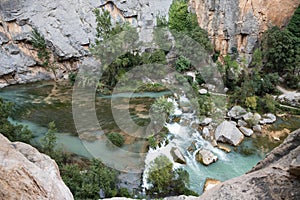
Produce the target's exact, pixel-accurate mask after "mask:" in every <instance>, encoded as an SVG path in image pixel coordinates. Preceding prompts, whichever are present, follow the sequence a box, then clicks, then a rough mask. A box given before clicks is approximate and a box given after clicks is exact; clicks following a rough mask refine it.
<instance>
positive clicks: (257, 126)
mask: <svg viewBox="0 0 300 200" xmlns="http://www.w3.org/2000/svg"><path fill="white" fill-rule="evenodd" d="M252 129H253V131H254V132H258V133H261V131H262V130H261V126H260V125H255V126H253V127H252Z"/></svg>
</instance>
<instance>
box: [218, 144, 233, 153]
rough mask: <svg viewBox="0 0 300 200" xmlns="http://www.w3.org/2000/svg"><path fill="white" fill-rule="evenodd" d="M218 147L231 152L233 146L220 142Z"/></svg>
mask: <svg viewBox="0 0 300 200" xmlns="http://www.w3.org/2000/svg"><path fill="white" fill-rule="evenodd" d="M218 148H219V149H221V150H223V151H225V152H226V153H229V152H230V151H231V148H230V147H229V145H226V144H223V143H218Z"/></svg>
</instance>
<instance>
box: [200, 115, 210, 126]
mask: <svg viewBox="0 0 300 200" xmlns="http://www.w3.org/2000/svg"><path fill="white" fill-rule="evenodd" d="M211 122H212V118H209V117H207V118H205V119H204V120H203V121H202V122H200V125H202V126H207V125H209V124H210V123H211Z"/></svg>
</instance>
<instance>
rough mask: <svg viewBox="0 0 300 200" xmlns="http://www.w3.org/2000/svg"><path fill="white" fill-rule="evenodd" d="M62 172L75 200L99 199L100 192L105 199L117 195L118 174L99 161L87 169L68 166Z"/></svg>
mask: <svg viewBox="0 0 300 200" xmlns="http://www.w3.org/2000/svg"><path fill="white" fill-rule="evenodd" d="M60 171H61V175H62V179H63V181H64V182H65V183H66V185H67V186H68V187H69V188H70V190H71V192H72V194H73V196H74V198H75V199H99V198H100V196H99V191H100V190H102V191H103V195H104V197H105V198H110V197H114V196H116V195H117V191H118V189H117V182H118V181H117V175H118V174H117V172H116V171H114V170H112V169H110V168H108V167H106V166H105V165H104V164H103V163H102V162H101V161H99V160H96V159H93V160H92V161H91V163H90V164H89V166H88V167H86V168H83V167H80V166H79V165H77V164H67V165H64V166H63V167H62V168H61V169H60ZM122 194H125V191H122ZM101 198H103V197H101Z"/></svg>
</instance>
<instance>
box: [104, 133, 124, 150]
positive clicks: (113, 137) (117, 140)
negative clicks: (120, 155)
mask: <svg viewBox="0 0 300 200" xmlns="http://www.w3.org/2000/svg"><path fill="white" fill-rule="evenodd" d="M107 138H108V139H109V140H110V141H111V142H112V143H113V144H114V145H116V146H117V147H121V146H123V144H124V142H125V139H124V137H123V136H122V135H121V134H119V133H115V132H113V133H109V134H107Z"/></svg>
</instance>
